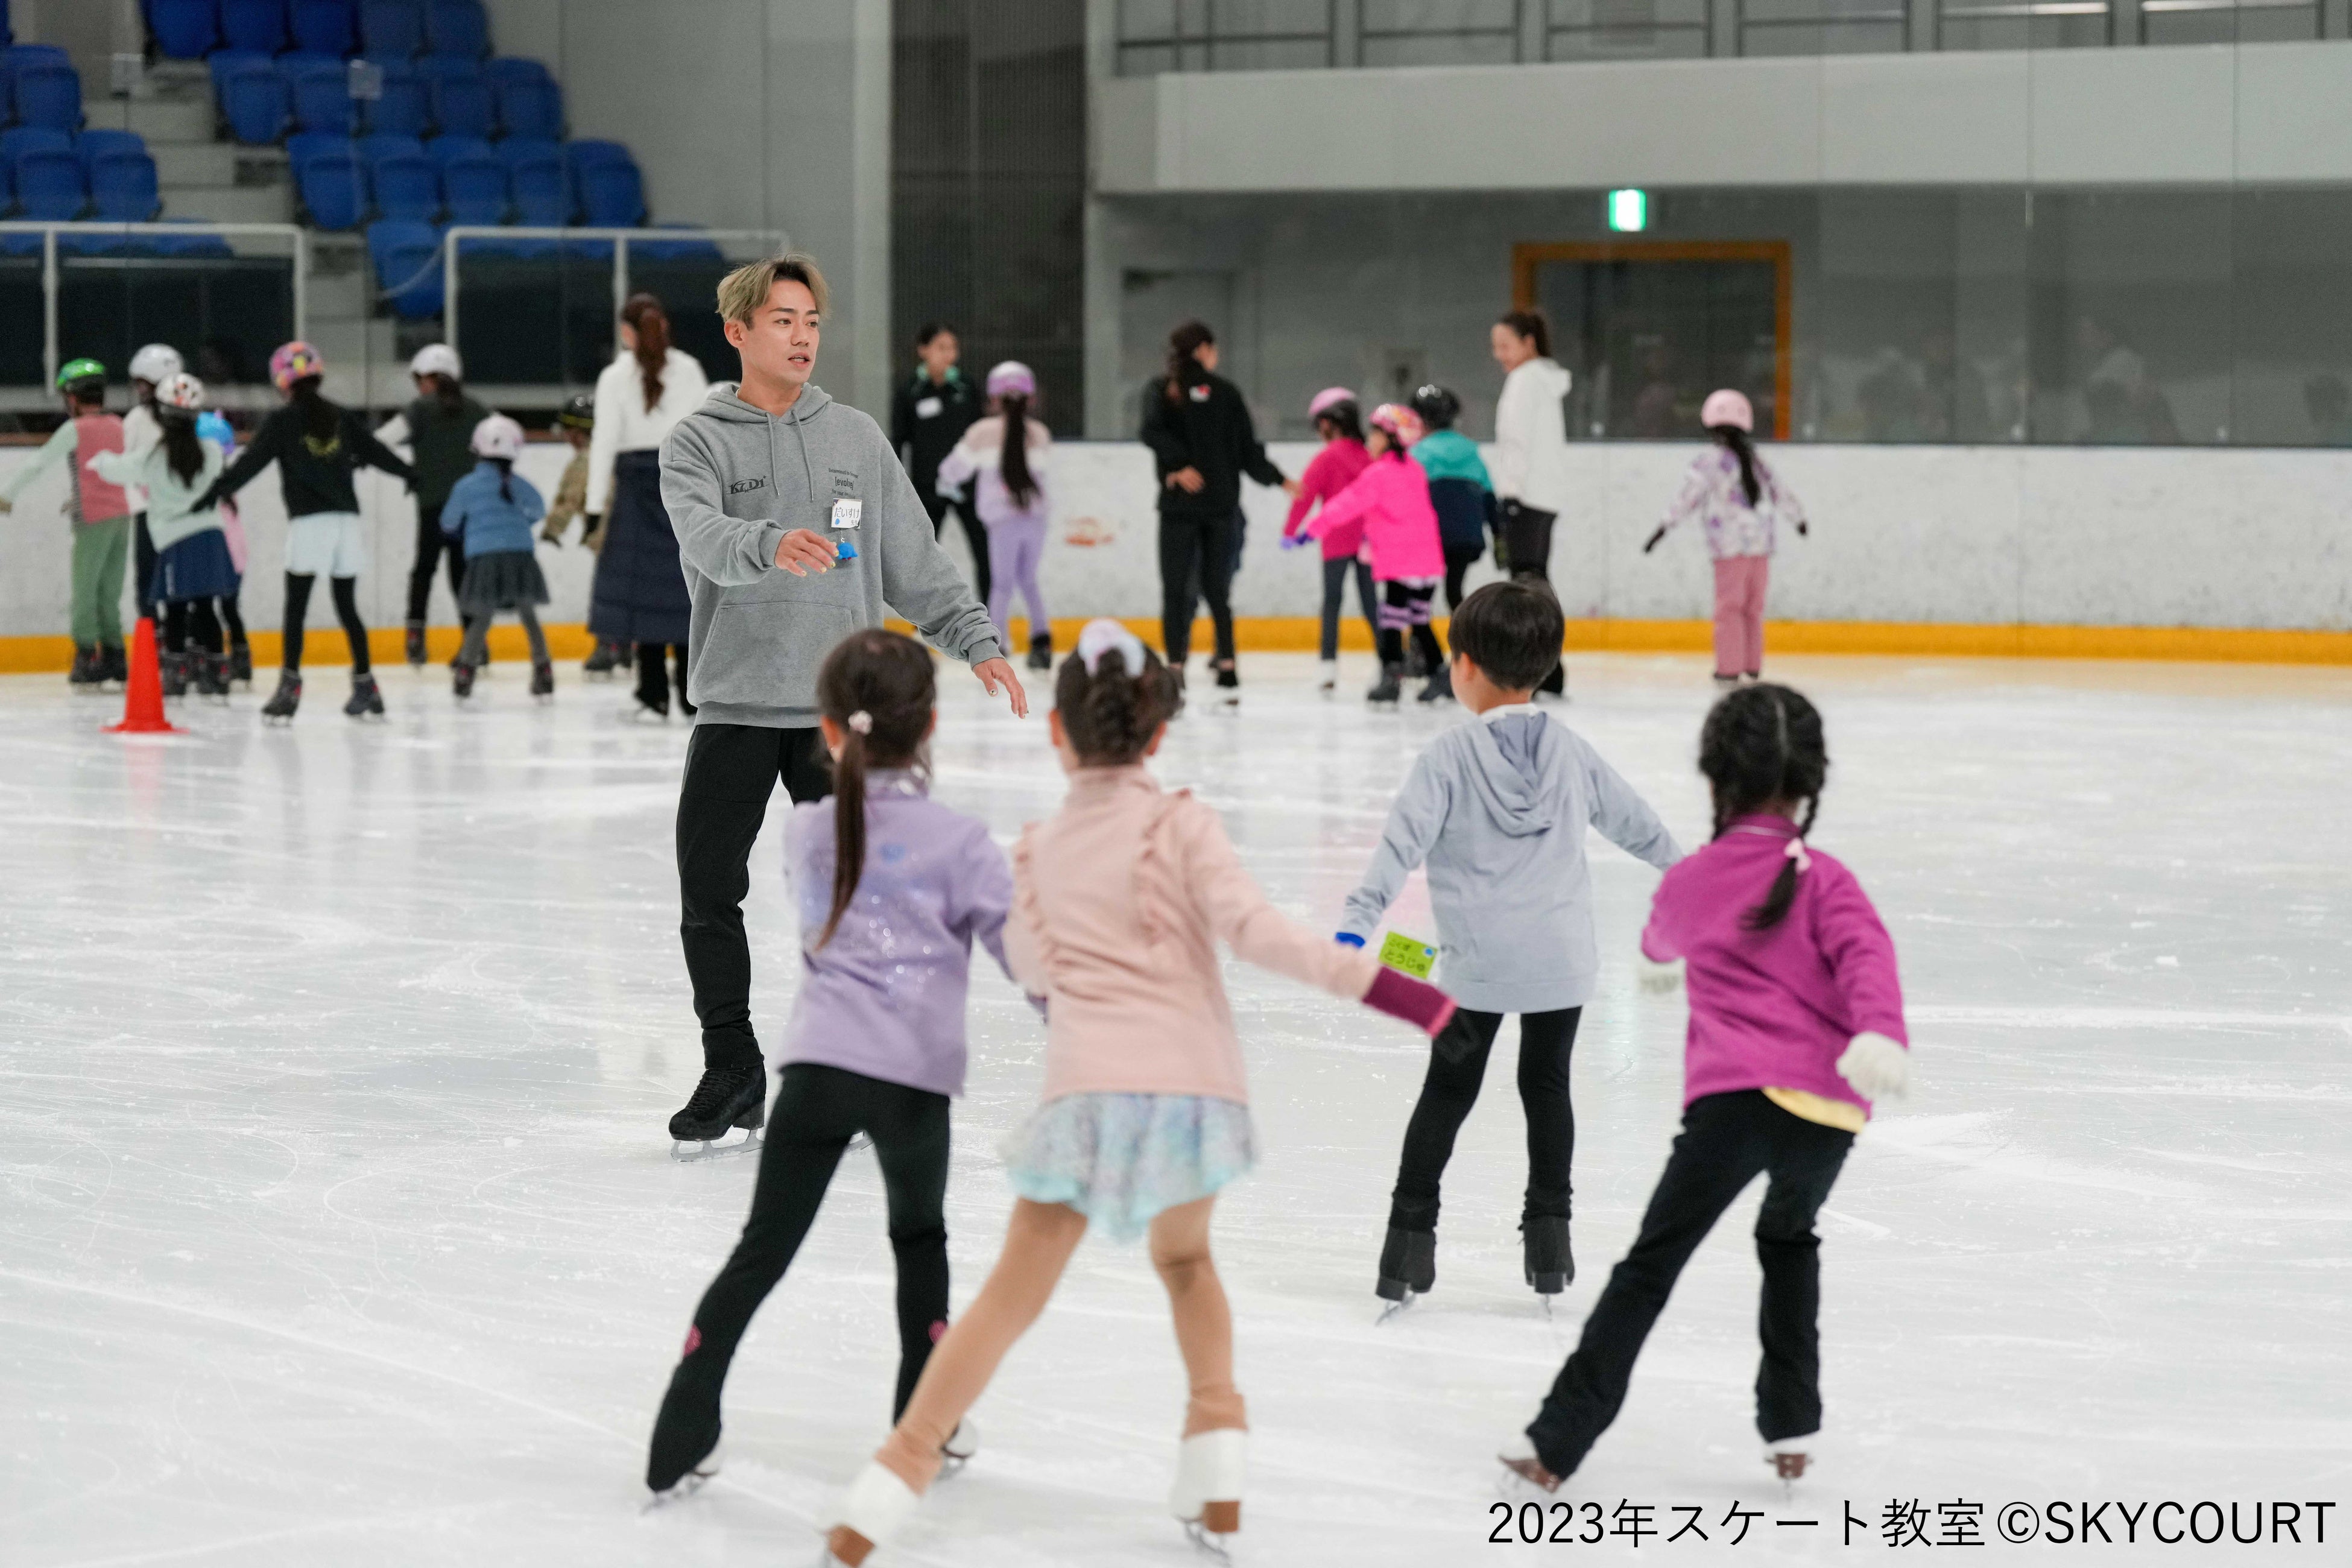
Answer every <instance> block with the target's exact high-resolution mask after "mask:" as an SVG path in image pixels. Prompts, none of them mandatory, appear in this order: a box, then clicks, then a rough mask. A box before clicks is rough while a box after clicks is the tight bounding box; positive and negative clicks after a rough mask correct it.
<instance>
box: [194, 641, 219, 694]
mask: <svg viewBox="0 0 2352 1568" xmlns="http://www.w3.org/2000/svg"><path fill="white" fill-rule="evenodd" d="M188 679H190V680H192V681H194V683H195V688H196V695H197V696H199V697H219V698H223V699H226V697H227V696H228V660H226V659H225V658H222V657H221V656H220V655H218V654H216V653H207V652H205V651H204V650H202V649H199V650H198V651H196V652H194V653H192V654H190V655H189V656H188Z"/></svg>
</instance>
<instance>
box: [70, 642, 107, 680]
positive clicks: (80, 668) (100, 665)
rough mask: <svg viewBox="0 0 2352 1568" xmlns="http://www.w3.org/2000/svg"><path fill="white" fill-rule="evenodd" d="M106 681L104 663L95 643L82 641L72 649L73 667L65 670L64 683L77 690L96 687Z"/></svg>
mask: <svg viewBox="0 0 2352 1568" xmlns="http://www.w3.org/2000/svg"><path fill="white" fill-rule="evenodd" d="M105 683H106V663H105V660H104V659H103V658H100V655H99V651H98V645H97V644H96V643H83V644H80V645H79V646H78V647H75V649H74V657H73V668H71V669H68V670H67V671H66V684H67V685H68V686H70V687H73V688H74V689H77V690H80V689H85V688H87V689H93V690H94V689H97V688H98V687H100V686H102V685H104V684H105Z"/></svg>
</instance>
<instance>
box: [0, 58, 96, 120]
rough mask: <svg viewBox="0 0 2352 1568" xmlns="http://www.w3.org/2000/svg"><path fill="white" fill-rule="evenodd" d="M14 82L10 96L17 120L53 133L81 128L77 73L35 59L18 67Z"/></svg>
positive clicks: (72, 69) (53, 62)
mask: <svg viewBox="0 0 2352 1568" xmlns="http://www.w3.org/2000/svg"><path fill="white" fill-rule="evenodd" d="M12 52H15V51H12ZM14 96H15V98H16V118H17V119H18V120H19V121H22V122H23V123H25V124H26V125H46V126H48V127H49V128H50V129H52V130H56V131H79V130H80V129H81V73H80V72H79V71H77V70H75V69H74V68H73V67H71V66H69V65H59V64H58V63H57V62H56V61H55V60H35V61H33V62H31V63H30V64H23V63H20V64H18V65H17V67H16V87H15V89H14Z"/></svg>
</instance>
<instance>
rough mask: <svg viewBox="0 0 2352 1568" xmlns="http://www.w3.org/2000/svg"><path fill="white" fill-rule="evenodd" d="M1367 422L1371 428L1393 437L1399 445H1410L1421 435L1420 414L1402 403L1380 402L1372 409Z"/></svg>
mask: <svg viewBox="0 0 2352 1568" xmlns="http://www.w3.org/2000/svg"><path fill="white" fill-rule="evenodd" d="M1369 423H1370V426H1372V428H1373V429H1375V430H1385V431H1387V432H1388V433H1389V434H1390V435H1391V436H1393V437H1396V440H1397V445H1399V446H1401V447H1410V446H1412V444H1413V443H1414V442H1415V441H1418V440H1420V439H1421V437H1422V427H1421V416H1420V415H1418V414H1415V413H1414V412H1413V411H1412V409H1410V408H1407V407H1406V406H1405V405H1403V404H1402V403H1383V404H1381V405H1380V406H1379V407H1378V408H1375V409H1373V410H1372V416H1371V418H1370V421H1369Z"/></svg>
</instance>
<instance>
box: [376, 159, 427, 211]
mask: <svg viewBox="0 0 2352 1568" xmlns="http://www.w3.org/2000/svg"><path fill="white" fill-rule="evenodd" d="M369 174H370V177H371V179H372V180H373V184H374V185H375V210H376V211H377V212H379V213H381V214H383V216H385V217H388V218H404V219H407V220H409V221H411V222H415V223H431V222H432V221H433V220H434V219H435V218H436V217H437V216H440V212H441V171H440V170H438V169H436V168H435V167H434V166H433V163H432V161H431V160H430V159H428V158H426V157H425V154H424V153H384V154H383V155H381V156H379V157H377V158H375V159H374V160H373V162H372V163H370V164H369Z"/></svg>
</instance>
